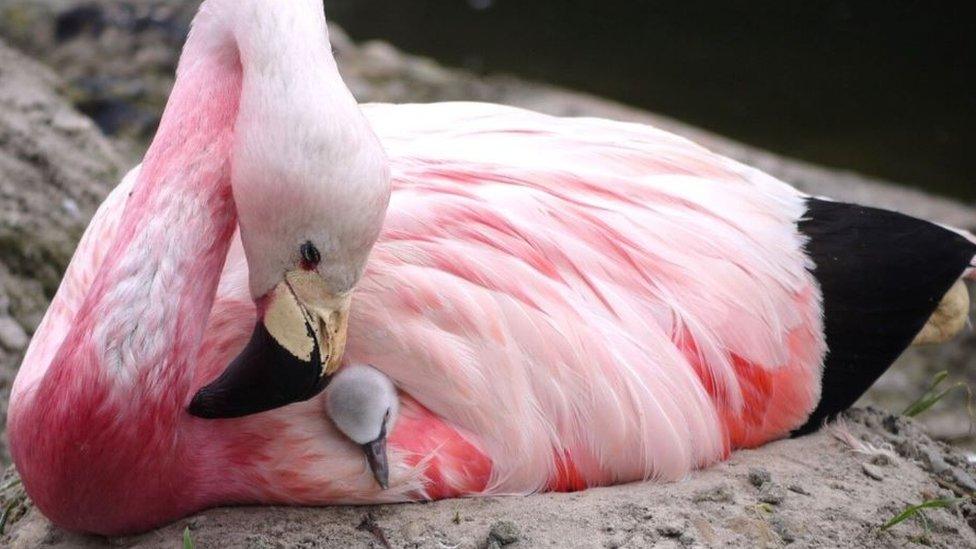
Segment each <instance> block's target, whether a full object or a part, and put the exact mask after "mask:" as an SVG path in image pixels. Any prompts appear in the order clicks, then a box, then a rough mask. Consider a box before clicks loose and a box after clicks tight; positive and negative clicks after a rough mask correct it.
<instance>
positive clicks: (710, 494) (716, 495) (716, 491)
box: [691, 483, 735, 503]
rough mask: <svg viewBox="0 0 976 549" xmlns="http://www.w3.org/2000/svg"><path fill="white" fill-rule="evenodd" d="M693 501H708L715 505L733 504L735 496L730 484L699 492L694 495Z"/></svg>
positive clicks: (711, 487)
mask: <svg viewBox="0 0 976 549" xmlns="http://www.w3.org/2000/svg"><path fill="white" fill-rule="evenodd" d="M691 501H693V502H695V503H702V502H706V501H711V502H714V503H733V502H735V494H734V493H733V490H732V488H731V487H730V486H729V485H728V484H726V483H722V484H718V485H715V486H709V487H708V488H703V489H701V490H698V491H697V492H695V493H694V494H692V496H691Z"/></svg>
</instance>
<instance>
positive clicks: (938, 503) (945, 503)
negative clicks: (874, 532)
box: [881, 498, 968, 530]
mask: <svg viewBox="0 0 976 549" xmlns="http://www.w3.org/2000/svg"><path fill="white" fill-rule="evenodd" d="M967 499H968V498H939V499H930V500H927V501H923V502H922V503H919V504H918V505H909V506H908V507H906V508H905V510H904V511H902V512H901V513H898V514H897V515H895V516H894V517H893V518H892V519H891V520H889V521H888V522H886V523H884V525H883V526H882V527H881V529H882V530H887V529H889V528H891V527H892V526H895V525H897V524H900V523H902V522H905V521H906V520H908V519H909V518H911V517H914V516H915V515H918V514H919V513H921V512H922V511H923V510H925V509H946V508H949V507H955V506H956V505H959V504H960V503H962V502H964V501H966V500H967Z"/></svg>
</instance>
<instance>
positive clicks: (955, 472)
mask: <svg viewBox="0 0 976 549" xmlns="http://www.w3.org/2000/svg"><path fill="white" fill-rule="evenodd" d="M950 474H951V475H952V478H953V479H955V481H956V484H958V485H959V486H961V487H962V488H965V489H966V490H967V491H969V492H976V479H973V476H972V475H970V474H969V473H967V472H966V471H963V470H962V469H961V468H959V467H953V468H952V469H950Z"/></svg>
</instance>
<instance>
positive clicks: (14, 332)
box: [0, 316, 30, 352]
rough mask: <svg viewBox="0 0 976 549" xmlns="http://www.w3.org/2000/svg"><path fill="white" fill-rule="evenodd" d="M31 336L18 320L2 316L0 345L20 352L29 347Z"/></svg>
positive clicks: (0, 318) (0, 320) (0, 319)
mask: <svg viewBox="0 0 976 549" xmlns="http://www.w3.org/2000/svg"><path fill="white" fill-rule="evenodd" d="M28 343H30V338H29V337H27V333H26V332H24V329H23V328H21V327H20V324H17V321H15V320H14V319H12V318H10V317H7V316H5V317H0V346H3V347H4V348H6V349H7V350H9V351H14V352H19V351H23V350H24V349H26V348H27V344H28Z"/></svg>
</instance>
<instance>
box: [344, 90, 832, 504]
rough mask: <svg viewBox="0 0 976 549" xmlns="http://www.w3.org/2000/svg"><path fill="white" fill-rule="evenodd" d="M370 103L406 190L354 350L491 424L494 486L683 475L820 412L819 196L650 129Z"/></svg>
mask: <svg viewBox="0 0 976 549" xmlns="http://www.w3.org/2000/svg"><path fill="white" fill-rule="evenodd" d="M366 113H367V116H368V117H369V118H370V120H371V122H372V123H373V125H374V127H375V128H376V130H377V132H378V133H379V135H380V136H381V138H382V139H383V141H384V144H385V145H386V147H387V150H388V151H389V154H390V156H391V160H392V162H393V173H394V179H395V181H394V185H395V191H394V194H393V198H392V202H391V206H390V210H389V213H388V218H387V224H386V227H385V230H384V233H383V235H382V236H381V239H380V241H379V243H378V244H377V246H376V248H375V250H374V256H373V258H372V259H371V263H370V266H369V268H368V273H367V276H366V278H365V279H364V281H363V286H362V288H361V290H360V292H359V293H358V294H357V303H356V304H355V306H354V312H353V315H354V318H353V320H352V324H351V325H350V338H351V339H350V347H349V350H350V353H351V356H352V357H354V358H356V359H360V360H362V361H364V362H369V363H372V364H375V365H377V366H378V367H380V368H381V369H383V370H384V371H386V372H387V373H388V374H390V375H391V376H392V377H394V378H395V379H397V381H398V383H399V385H400V386H401V387H403V388H404V389H405V390H406V391H407V392H408V393H410V394H411V395H412V396H413V397H414V398H416V399H417V400H418V401H420V402H421V403H422V404H423V405H425V406H427V407H428V408H430V409H431V410H432V411H433V412H435V413H436V414H439V415H441V416H443V417H445V418H449V419H450V421H452V422H453V423H454V424H456V425H457V426H458V427H459V428H461V429H463V430H465V431H466V432H472V433H478V434H479V436H480V437H481V442H482V443H483V444H484V446H485V449H486V451H487V453H488V454H489V455H491V456H492V458H493V459H494V464H495V471H494V475H495V478H494V479H493V482H494V484H493V486H492V487H493V488H494V489H497V490H512V491H524V490H532V489H539V488H543V487H546V485H545V482H546V480H545V479H546V478H547V474H548V478H550V479H553V478H554V477H556V476H559V470H563V471H567V470H568V469H571V468H572V469H577V470H580V471H582V472H583V475H584V477H586V479H587V481H588V482H592V483H600V482H611V481H613V480H621V479H624V478H629V479H633V478H642V477H649V476H658V477H664V478H679V477H681V476H682V475H683V474H685V473H687V471H688V470H689V469H690V468H692V467H694V466H698V465H701V464H704V463H708V462H711V461H714V460H715V459H718V458H720V457H722V456H724V455H725V454H726V452H727V451H728V450H729V448H730V447H732V446H741V445H749V444H756V443H759V442H762V441H765V440H768V439H770V438H773V437H776V436H782V435H784V434H786V433H787V432H788V431H789V429H790V428H792V427H795V426H796V425H798V424H799V422H801V421H802V419H803V418H805V417H806V414H808V413H809V411H810V410H811V409H812V407H813V405H814V404H815V402H816V397H817V390H818V383H817V382H816V377H817V375H819V368H820V364H821V359H822V356H823V352H824V341H823V338H822V332H821V322H820V318H819V310H820V309H819V306H820V305H819V299H820V296H819V292H818V290H817V287H816V284H815V282H814V279H813V277H812V276H811V274H810V272H809V271H808V267H809V266H810V262H809V260H808V259H807V257H806V256H805V255H804V253H803V238H802V235H801V234H800V233H799V231H798V229H797V221H798V220H799V219H800V218H801V216H802V215H803V213H804V211H805V206H804V200H805V197H804V196H803V195H801V194H800V193H798V192H796V191H795V190H793V189H792V188H790V187H788V186H787V185H785V184H783V183H781V182H779V181H777V180H775V179H773V178H771V177H769V176H766V175H764V174H762V173H761V172H758V171H756V170H752V169H750V168H747V167H744V166H742V165H740V164H738V163H736V162H734V161H731V160H729V159H726V158H724V157H721V156H718V155H714V154H711V153H709V152H708V151H706V150H705V149H702V148H700V147H698V146H696V145H694V144H692V143H691V142H689V141H687V140H684V139H682V138H679V137H676V136H674V135H672V134H668V133H666V132H662V131H658V130H656V129H653V128H649V127H646V126H640V125H632V124H622V123H616V122H609V121H603V120H592V119H561V118H553V117H547V116H543V115H539V114H535V113H530V112H526V111H521V110H517V109H511V108H506V107H499V106H494V105H480V104H437V105H416V106H395V107H394V106H371V107H368V108H367V109H366ZM540 441H548V444H543V443H540ZM611 456H613V457H611ZM610 460H612V461H613V464H610V463H609V461H610ZM566 463H571V465H572V467H568V466H567V465H566ZM560 468H561V469H560ZM540 469H542V472H541V473H540ZM540 482H541V483H543V484H542V485H540V484H539V483H540ZM533 483H535V484H533ZM550 486H552V484H551V485H550Z"/></svg>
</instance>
